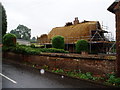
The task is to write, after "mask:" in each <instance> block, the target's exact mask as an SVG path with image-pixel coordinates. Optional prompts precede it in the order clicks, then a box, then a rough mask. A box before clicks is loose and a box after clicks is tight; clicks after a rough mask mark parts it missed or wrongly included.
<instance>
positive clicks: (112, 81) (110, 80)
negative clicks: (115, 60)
mask: <svg viewBox="0 0 120 90" xmlns="http://www.w3.org/2000/svg"><path fill="white" fill-rule="evenodd" d="M107 77H108V79H107V81H106V82H107V83H108V84H112V85H116V86H120V78H119V77H116V76H115V73H110V74H107Z"/></svg>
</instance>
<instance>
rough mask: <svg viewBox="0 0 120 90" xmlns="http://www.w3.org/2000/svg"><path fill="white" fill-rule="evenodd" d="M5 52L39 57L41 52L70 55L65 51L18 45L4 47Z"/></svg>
mask: <svg viewBox="0 0 120 90" xmlns="http://www.w3.org/2000/svg"><path fill="white" fill-rule="evenodd" d="M3 51H4V52H7V51H11V52H15V53H20V54H27V55H39V54H40V53H41V52H48V53H49V52H50V53H68V52H67V51H65V50H63V49H55V48H31V47H30V46H25V45H16V47H6V46H4V47H3Z"/></svg>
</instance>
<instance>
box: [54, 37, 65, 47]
mask: <svg viewBox="0 0 120 90" xmlns="http://www.w3.org/2000/svg"><path fill="white" fill-rule="evenodd" d="M52 47H53V48H57V49H64V48H65V44H64V37H62V36H59V35H58V36H55V37H53V38H52Z"/></svg>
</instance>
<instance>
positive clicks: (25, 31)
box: [10, 25, 31, 40]
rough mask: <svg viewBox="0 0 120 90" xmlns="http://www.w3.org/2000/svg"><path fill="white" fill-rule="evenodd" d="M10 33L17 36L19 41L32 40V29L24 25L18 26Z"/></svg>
mask: <svg viewBox="0 0 120 90" xmlns="http://www.w3.org/2000/svg"><path fill="white" fill-rule="evenodd" d="M10 33H12V34H15V35H16V37H17V39H24V40H30V37H31V29H29V28H28V27H26V26H24V25H18V27H17V28H16V29H14V30H11V31H10Z"/></svg>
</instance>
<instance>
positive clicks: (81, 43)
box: [75, 39, 88, 53]
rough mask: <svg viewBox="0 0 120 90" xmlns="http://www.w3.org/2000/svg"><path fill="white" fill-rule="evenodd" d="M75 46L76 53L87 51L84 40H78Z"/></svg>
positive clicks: (86, 44) (86, 43)
mask: <svg viewBox="0 0 120 90" xmlns="http://www.w3.org/2000/svg"><path fill="white" fill-rule="evenodd" d="M75 46H76V52H77V53H80V52H82V51H85V52H88V42H87V41H86V40H83V39H82V40H78V41H77V43H76V45H75Z"/></svg>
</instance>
